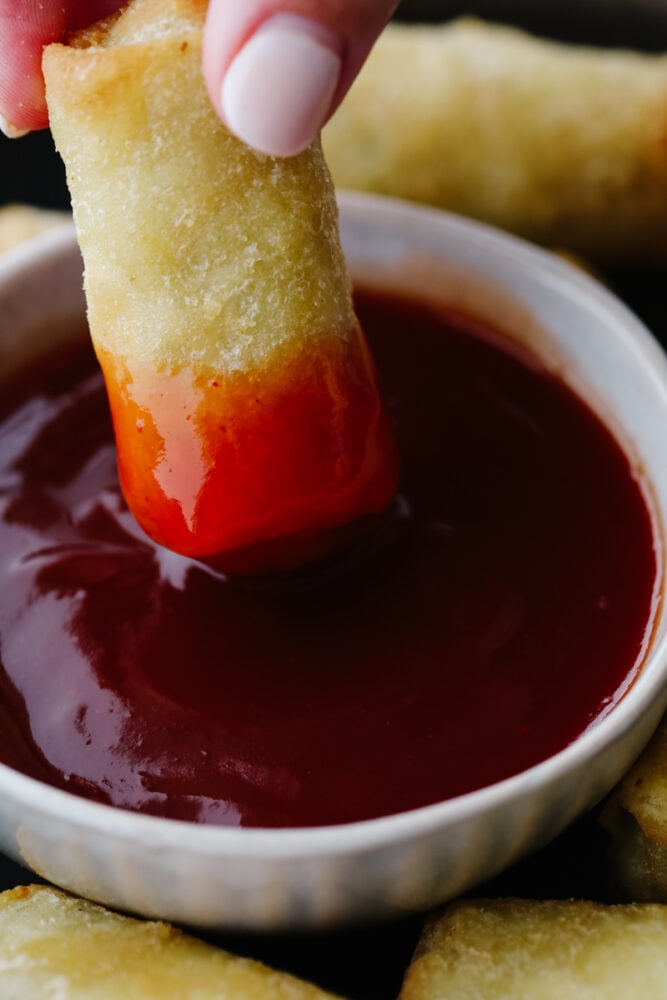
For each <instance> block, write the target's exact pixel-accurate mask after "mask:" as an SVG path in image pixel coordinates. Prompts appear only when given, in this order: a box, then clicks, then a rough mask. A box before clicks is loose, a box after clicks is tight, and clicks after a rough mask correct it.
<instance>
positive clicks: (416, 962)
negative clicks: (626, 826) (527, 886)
mask: <svg viewBox="0 0 667 1000" xmlns="http://www.w3.org/2000/svg"><path fill="white" fill-rule="evenodd" d="M666 982H667V907H662V906H657V905H650V904H644V905H627V906H604V905H602V904H600V903H590V902H584V901H578V900H559V901H538V900H521V899H500V900H490V901H489V900H462V901H460V902H458V903H454V904H452V905H450V906H448V907H447V908H446V909H445V910H444V911H443V912H442V913H441V914H439V915H437V916H435V917H434V918H432V919H431V920H430V921H429V922H428V924H427V925H426V928H425V930H424V932H423V935H422V938H421V940H420V942H419V944H418V946H417V951H416V953H415V957H414V959H413V961H412V963H411V965H410V967H409V969H408V971H407V974H406V977H405V981H404V984H403V988H402V990H401V993H400V997H399V1000H445V998H446V1000H480V998H483V1000H501V998H502V1000H509V998H511V1000H564V998H565V997H577V998H584V997H595V1000H627V998H628V997H641V998H642V1000H658V998H659V1000H664V997H665V996H667V991H666V988H665V983H666Z"/></svg>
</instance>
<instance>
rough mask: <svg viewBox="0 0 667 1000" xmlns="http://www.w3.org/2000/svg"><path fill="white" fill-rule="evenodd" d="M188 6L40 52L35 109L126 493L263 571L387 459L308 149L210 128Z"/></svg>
mask: <svg viewBox="0 0 667 1000" xmlns="http://www.w3.org/2000/svg"><path fill="white" fill-rule="evenodd" d="M205 9H206V3H205V0H134V2H133V3H131V4H130V5H129V7H127V8H125V9H124V10H123V11H122V12H121V14H120V15H119V16H116V17H112V18H110V19H108V20H107V21H105V22H101V23H100V24H98V25H97V26H94V27H93V28H92V29H88V30H86V31H84V32H82V33H80V34H78V35H75V36H74V37H73V38H72V39H71V40H70V43H69V44H68V45H53V46H49V47H48V48H47V50H46V52H45V56H44V74H45V78H46V84H47V98H48V104H49V114H50V119H51V126H52V129H53V133H54V136H55V139H56V144H57V146H58V148H59V150H60V152H61V154H62V156H63V159H64V160H65V164H66V168H67V177H68V183H69V187H70V191H71V194H72V204H73V208H74V216H75V222H76V226H77V231H78V235H79V242H80V244H81V249H82V251H83V256H84V261H85V288H86V296H87V301H88V315H89V322H90V328H91V333H92V337H93V342H94V344H95V348H96V352H97V355H98V358H99V359H100V362H101V364H102V368H103V370H104V374H105V378H106V382H107V388H108V391H109V398H110V403H111V409H112V415H113V418H114V425H115V430H116V440H117V446H118V454H119V469H120V475H121V481H122V485H123V489H124V492H125V495H126V498H127V500H128V502H129V504H130V506H131V507H132V509H133V511H134V513H135V515H136V516H137V518H138V520H139V521H140V523H141V524H142V525H143V526H144V528H145V529H146V530H147V531H148V533H149V534H150V535H152V536H153V537H154V538H156V539H157V540H158V541H159V542H162V543H163V544H165V545H167V546H168V547H170V548H173V549H175V550H177V551H179V552H182V553H184V554H185V555H191V556H194V557H196V558H202V559H205V560H206V561H209V562H213V563H215V562H216V560H217V561H218V563H220V561H221V560H222V563H225V564H224V565H221V566H220V568H225V569H226V568H231V569H233V568H239V569H246V570H249V571H254V570H262V569H272V568H277V569H280V568H284V567H283V566H282V565H281V563H282V562H284V561H285V559H287V560H288V561H289V560H290V559H291V558H292V557H294V555H295V553H297V554H298V553H299V550H300V548H303V550H304V552H303V554H304V555H305V556H306V557H311V556H316V555H318V554H319V549H321V548H324V549H326V548H327V546H328V545H329V539H328V533H330V532H334V533H335V531H336V529H339V528H340V527H341V526H344V525H346V524H347V523H348V522H350V521H351V520H353V519H354V518H357V517H359V516H362V515H366V514H374V513H378V512H380V511H381V510H382V509H383V508H384V507H385V506H386V505H387V503H388V502H389V500H390V499H391V496H392V495H393V492H394V490H395V485H396V467H395V460H394V457H393V451H392V446H391V442H390V436H389V432H388V425H387V421H386V418H385V417H384V413H383V410H382V407H381V404H380V400H379V395H378V391H377V387H376V384H375V375H374V368H373V364H372V361H371V359H370V357H369V355H368V352H367V349H366V346H365V342H364V339H363V336H362V334H361V331H360V330H359V327H358V324H357V320H356V318H355V315H354V311H353V307H352V299H351V287H350V280H349V276H348V274H347V270H346V267H345V262H344V259H343V255H342V251H341V246H340V241H339V235H338V223H337V207H336V202H335V197H334V192H333V187H332V184H331V179H330V176H329V173H328V170H327V168H326V165H325V163H324V159H323V157H322V152H321V148H320V145H319V142H315V143H314V144H313V145H312V146H311V147H310V148H309V149H308V150H306V151H305V152H304V153H302V154H301V155H299V156H297V157H294V158H290V159H287V160H278V159H274V158H271V157H267V156H264V155H262V154H259V153H255V152H254V151H252V150H250V149H249V148H247V147H246V146H244V145H243V144H242V143H240V142H239V141H238V140H237V139H236V138H235V137H234V136H232V135H231V134H230V133H229V132H228V131H227V130H226V129H225V127H224V126H223V125H222V124H221V123H220V122H219V120H218V119H217V117H216V115H215V113H214V111H213V109H212V107H211V104H210V101H209V98H208V95H207V93H206V90H205V86H204V82H203V78H202V72H201V35H202V27H203V19H204V14H205ZM283 540H288V543H289V544H286V545H285V546H284V547H282V548H281V546H282V542H283ZM302 543H303V545H302ZM258 546H259V549H258ZM262 546H264V547H265V548H264V549H262ZM239 550H241V552H242V555H241V557H240V563H241V565H238V566H235V565H234V561H235V560H236V561H237V562H238V559H237V556H238V551H239ZM267 550H271V551H270V553H269V554H268V559H267ZM230 553H232V555H231V556H229V554H230ZM244 554H245V555H244ZM228 556H229V559H228V561H227V562H225V558H227V557H228ZM246 556H247V558H246ZM223 557H224V558H223ZM229 560H231V564H230V561H229ZM267 561H268V563H270V564H271V563H275V565H267V564H266V563H267ZM294 561H295V562H300V561H303V560H302V559H301V558H300V557H299V556H298V555H297V558H295V559H294ZM250 563H253V565H250ZM254 563H256V565H255V564H254Z"/></svg>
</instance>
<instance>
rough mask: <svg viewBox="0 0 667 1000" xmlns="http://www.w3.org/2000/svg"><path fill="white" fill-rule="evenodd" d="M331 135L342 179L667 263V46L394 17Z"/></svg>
mask: <svg viewBox="0 0 667 1000" xmlns="http://www.w3.org/2000/svg"><path fill="white" fill-rule="evenodd" d="M323 142H324V150H325V154H326V156H327V160H328V162H329V165H330V168H331V171H332V174H333V177H334V180H335V182H336V184H337V185H339V186H342V187H348V188H355V189H357V190H361V191H371V192H376V193H380V194H388V195H396V196H398V197H401V198H408V199H412V200H414V201H418V202H423V203H426V204H430V205H436V206H439V207H441V208H445V209H450V210H452V211H455V212H460V213H462V214H463V215H467V216H471V217H472V218H475V219H480V220H483V221H485V222H489V223H492V224H494V225H496V226H499V227H501V228H503V229H507V230H510V231H511V232H513V233H517V234H519V235H520V236H523V237H525V238H527V239H529V240H533V241H537V242H539V243H542V244H544V245H547V246H549V247H559V248H566V249H570V250H572V251H575V252H576V253H579V254H582V255H583V256H584V257H586V258H590V259H591V260H592V261H594V262H596V263H600V264H604V265H619V266H629V267H633V266H637V267H639V266H642V267H649V268H650V267H653V268H657V267H659V266H660V265H664V263H665V262H666V261H667V237H666V235H665V234H666V233H667V56H662V55H647V54H638V53H633V52H629V51H621V50H601V49H593V48H586V47H583V46H570V45H564V44H559V43H556V42H551V41H546V40H542V39H538V38H535V37H531V36H530V35H528V34H526V33H524V32H523V31H520V30H518V29H514V28H510V27H503V26H500V25H493V24H485V23H482V22H479V21H476V20H474V19H461V20H458V21H455V22H452V23H450V24H445V25H441V26H437V27H436V26H432V25H429V26H426V25H400V24H392V25H390V26H389V28H388V29H387V30H386V32H385V33H384V35H383V36H382V37H381V38H380V40H379V42H378V43H377V45H376V47H375V49H374V51H373V52H372V53H371V56H370V58H369V60H368V62H367V64H366V66H365V67H364V68H363V69H362V71H361V73H360V75H359V77H358V79H357V81H356V82H355V84H354V85H353V86H352V89H351V91H350V93H349V94H348V96H347V98H346V99H345V101H344V102H343V104H342V105H341V107H340V108H339V110H338V111H337V113H336V114H335V115H334V117H333V119H332V121H331V122H330V123H329V125H328V126H327V127H326V129H325V130H324V133H323Z"/></svg>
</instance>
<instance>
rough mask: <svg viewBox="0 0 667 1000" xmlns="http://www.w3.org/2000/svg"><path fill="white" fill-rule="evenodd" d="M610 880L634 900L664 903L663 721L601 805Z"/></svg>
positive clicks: (666, 728)
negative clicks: (607, 833)
mask: <svg viewBox="0 0 667 1000" xmlns="http://www.w3.org/2000/svg"><path fill="white" fill-rule="evenodd" d="M601 819H602V823H603V825H604V826H605V827H606V828H607V830H608V831H609V834H610V837H611V842H610V849H609V853H608V868H609V876H610V884H611V887H612V889H613V891H614V893H615V894H617V895H618V896H619V897H621V898H624V899H633V900H637V901H639V902H658V903H667V721H665V720H664V719H663V721H662V723H661V724H660V726H659V727H658V729H657V731H656V733H655V734H654V736H653V739H652V740H651V742H650V743H649V745H648V746H647V747H646V749H645V750H644V752H643V754H642V755H641V757H639V759H638V760H637V761H636V763H635V764H634V766H633V767H632V768H631V769H630V770H629V771H628V773H627V774H626V776H625V777H624V778H623V780H622V781H621V782H620V783H619V784H618V785H617V786H616V788H615V789H614V791H613V792H612V794H611V796H610V797H609V799H608V800H607V802H606V803H605V807H604V809H603V811H602V815H601Z"/></svg>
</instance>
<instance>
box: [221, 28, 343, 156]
mask: <svg viewBox="0 0 667 1000" xmlns="http://www.w3.org/2000/svg"><path fill="white" fill-rule="evenodd" d="M338 50H339V44H338V41H337V39H336V38H335V37H334V36H332V35H331V33H328V32H325V30H324V29H323V28H322V27H321V26H320V25H319V24H317V23H315V22H312V21H310V20H309V19H307V18H303V17H300V16H297V15H290V14H280V15H276V16H274V17H271V18H269V19H268V20H267V21H265V22H264V23H263V24H262V25H261V26H260V27H259V29H258V30H257V31H256V32H255V33H254V34H253V35H252V37H251V38H250V39H249V40H248V41H247V42H246V43H245V45H244V46H243V47H242V48H241V50H240V52H239V53H238V54H237V55H236V57H235V58H234V59H233V61H232V63H231V65H230V66H229V68H228V70H227V72H226V74H225V76H224V79H223V81H222V85H221V89H220V98H219V101H220V109H221V113H222V116H223V119H224V121H225V122H226V123H227V125H228V126H229V128H230V129H231V130H232V131H233V132H234V133H235V134H236V135H237V136H238V137H239V138H240V139H241V140H242V141H244V142H246V143H247V144H248V145H249V146H252V147H253V148H254V149H257V150H258V151H260V152H262V153H267V154H269V155H271V156H294V155H296V154H297V153H300V152H301V151H302V150H304V149H305V148H306V147H307V146H308V145H309V144H310V143H311V142H312V141H313V139H314V138H315V136H316V135H317V134H318V132H319V130H320V128H321V127H322V125H323V124H324V122H325V120H326V118H327V115H328V113H329V109H330V107H331V102H332V100H333V96H334V94H335V92H336V89H337V87H338V81H339V79H340V73H341V66H342V60H341V55H340V52H339V51H338Z"/></svg>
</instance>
